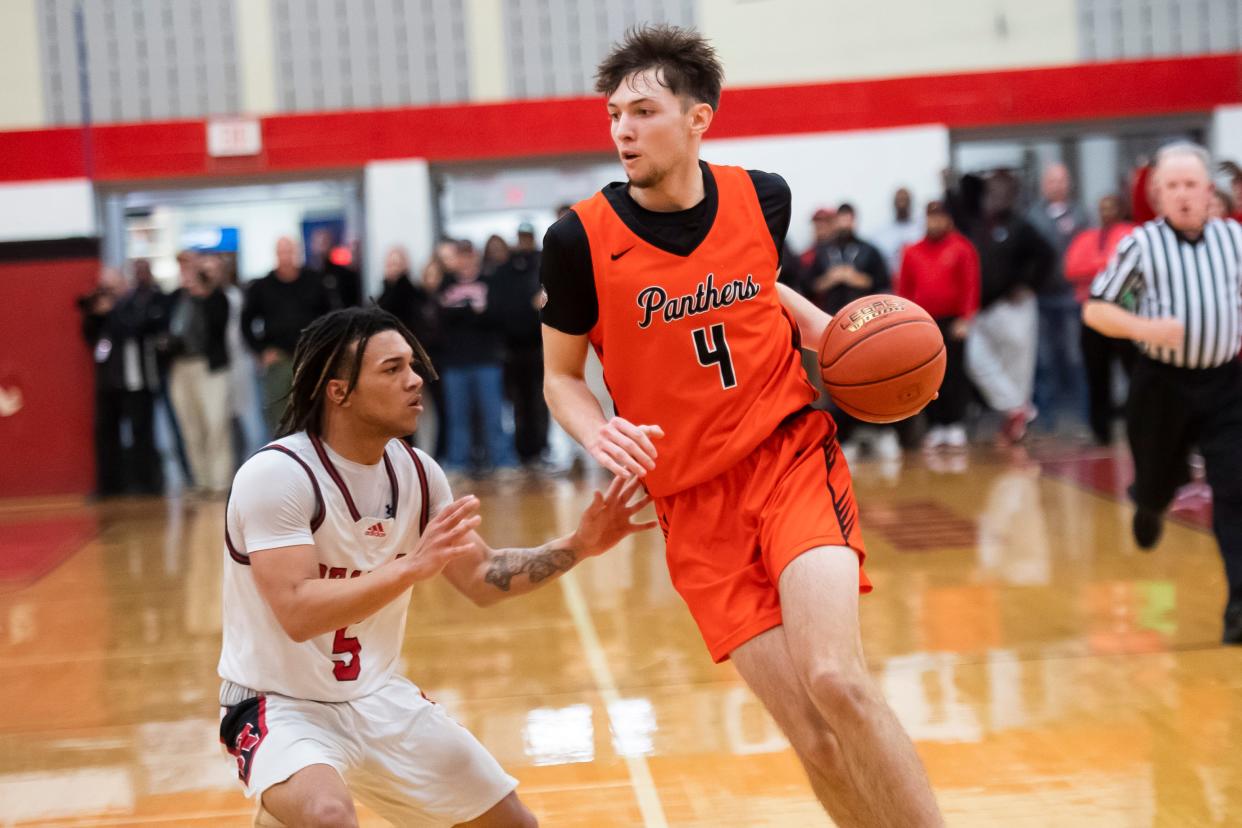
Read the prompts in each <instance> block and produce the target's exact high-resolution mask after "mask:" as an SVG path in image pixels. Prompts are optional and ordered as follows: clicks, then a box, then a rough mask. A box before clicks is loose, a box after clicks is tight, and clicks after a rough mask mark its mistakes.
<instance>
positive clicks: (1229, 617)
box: [1220, 601, 1242, 644]
mask: <svg viewBox="0 0 1242 828" xmlns="http://www.w3.org/2000/svg"><path fill="white" fill-rule="evenodd" d="M1220 641H1221V643H1222V644H1242V601H1230V602H1229V605H1228V606H1227V607H1225V632H1224V633H1223V634H1222V635H1221V637H1220Z"/></svg>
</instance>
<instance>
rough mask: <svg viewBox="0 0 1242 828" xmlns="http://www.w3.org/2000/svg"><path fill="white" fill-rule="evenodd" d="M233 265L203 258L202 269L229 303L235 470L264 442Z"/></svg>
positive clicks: (254, 369)
mask: <svg viewBox="0 0 1242 828" xmlns="http://www.w3.org/2000/svg"><path fill="white" fill-rule="evenodd" d="M236 264H237V263H236V261H235V260H234V261H227V260H226V259H225V258H224V257H222V256H205V257H204V262H203V267H204V269H205V270H206V271H207V274H208V276H209V277H210V278H211V280H212V281H213V282H215V283H216V284H218V285H220V286H221V289H222V290H223V291H224V297H225V298H226V299H227V300H228V302H229V322H228V328H227V330H226V333H225V341H226V343H227V344H228V352H229V393H230V397H231V400H232V410H233V421H234V424H235V426H236V428H235V429H234V436H235V437H236V438H237V439H236V441H235V442H236V445H235V446H234V456H235V460H236V464H235V465H237V466H240V465H241V464H242V463H243V462H244V461H245V460H246V458H248V457H249V456H250V455H252V454H254V453H255V452H256V451H258V450H259V449H261V448H263V444H264V443H266V442H267V438H268V433H267V425H266V424H265V423H264V422H263V406H262V404H261V403H260V400H259V370H258V364H257V363H256V362H255V359H254V354H252V353H250V349H249V348H247V347H246V339H245V337H244V336H242V324H241V319H242V309H243V307H244V306H245V302H246V294H245V293H244V292H243V291H242V289H241V286H240V285H238V283H237V269H236Z"/></svg>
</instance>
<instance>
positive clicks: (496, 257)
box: [481, 233, 509, 279]
mask: <svg viewBox="0 0 1242 828" xmlns="http://www.w3.org/2000/svg"><path fill="white" fill-rule="evenodd" d="M508 263H509V243H508V242H507V241H505V240H504V239H503V238H501V237H500V236H499V235H497V234H495V233H493V234H492V235H490V236H488V237H487V241H485V242H483V262H482V264H481V272H482V276H483V278H484V279H489V278H491V277H492V275H493V274H494V273H496V271H497V270H499V269H500V268H502V267H504V266H505V265H507V264H508Z"/></svg>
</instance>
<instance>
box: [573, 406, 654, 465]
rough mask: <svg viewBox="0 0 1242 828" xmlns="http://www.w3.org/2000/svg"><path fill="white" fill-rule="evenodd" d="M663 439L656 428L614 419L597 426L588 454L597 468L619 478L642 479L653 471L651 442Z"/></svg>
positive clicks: (652, 443) (652, 447)
mask: <svg viewBox="0 0 1242 828" xmlns="http://www.w3.org/2000/svg"><path fill="white" fill-rule="evenodd" d="M663 436H664V429H662V428H660V427H659V426H657V425H634V424H633V423H631V422H630V421H629V420H625V419H622V418H621V417H613V418H612V419H611V420H609V421H608V422H606V423H604V424H603V425H602V426H600V429H599V431H598V432H596V434H595V439H593V440H592V441H591V442H590V444H589V445H587V447H586V448H587V451H589V452H591V456H592V457H594V458H595V459H596V460H598V461H599V463H600V465H601V466H603V467H604V468H606V469H608V471H610V472H612V473H613V474H615V475H618V476H620V477H627V478H628V477H643V476H644V475H646V474H647V472H649V471H651V470H652V469H654V468H655V464H656V454H657V452H656V447H655V443H654V442H652V440H658V439H659V438H661V437H663Z"/></svg>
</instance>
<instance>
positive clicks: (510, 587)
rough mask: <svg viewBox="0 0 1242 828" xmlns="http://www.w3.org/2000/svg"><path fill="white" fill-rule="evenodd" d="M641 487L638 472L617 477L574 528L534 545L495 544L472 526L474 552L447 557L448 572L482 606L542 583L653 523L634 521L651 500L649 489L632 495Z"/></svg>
mask: <svg viewBox="0 0 1242 828" xmlns="http://www.w3.org/2000/svg"><path fill="white" fill-rule="evenodd" d="M640 489H641V482H640V481H639V479H638V478H636V477H614V478H613V480H612V484H611V485H609V487H608V490H607V491H606V492H598V491H597V492H595V494H594V497H593V498H592V499H591V505H589V506H588V507H587V508H586V511H585V512H583V513H582V518H581V519H580V520H579V523H578V528H577V529H576V530H574V532H572V533H571V534H569V535H565V536H564V537H560V538H556V539H554V540H551V541H548V542H547V543H545V544H543V545H542V546H537V547H534V548H531V549H492V548H491V547H489V546H488V545H487V543H486V542H484V540H483V539H482V538H481V537H479V535H478V534H477V533H475V532H471V533H470V535H469V538H470V540H471V541H472V543H473V550H472V552H471V553H470V554H468V555H465V556H462V557H460V558H457V559H455V560H453V561H451V562H449V564H448V565H447V566H445V567H444V576H445V577H446V578H448V580H449V582H450V583H451V584H452V585H453V586H454V587H456V588H457V589H458V591H460V592H461V593H462V594H463V595H465V596H466V597H467V598H469V599H470V600H471V601H473V602H474V603H475V604H477V605H479V606H481V607H486V606H490V605H492V604H495V603H496V602H497V601H500V600H501V599H503V598H511V597H513V596H515V595H523V594H525V593H527V592H531V591H532V590H535V589H538V588H539V587H541V586H544V585H545V584H549V583H551V582H552V581H554V580H556V579H557V578H559V577H560V576H561V575H564V574H565V573H566V572H568V571H569V570H570V569H572V568H573V567H574V566H576V565H577V564H578V563H580V562H581V561H583V560H585V559H587V558H591V557H594V556H596V555H602V554H603V553H604V552H607V551H608V550H609V549H611V548H612V547H613V546H616V545H617V543H619V542H620V541H621V540H622V539H624V538H626V537H627V536H629V535H632V534H634V533H635V532H642V531H645V530H647V529H654V528H655V526H656V522H655V521H649V522H646V523H635V522H634V521H633V518H634V516H635V515H636V514H637V513H638V512H639V511H641V510H642V509H644V508H646V506H647V504H648V503H650V502H651V498H650V496H648V495H646V494H644V495H643V496H642V497H640V498H639V499H638V500H634V497H635V496H636V495H637V494H638V493H639V491H640Z"/></svg>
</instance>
